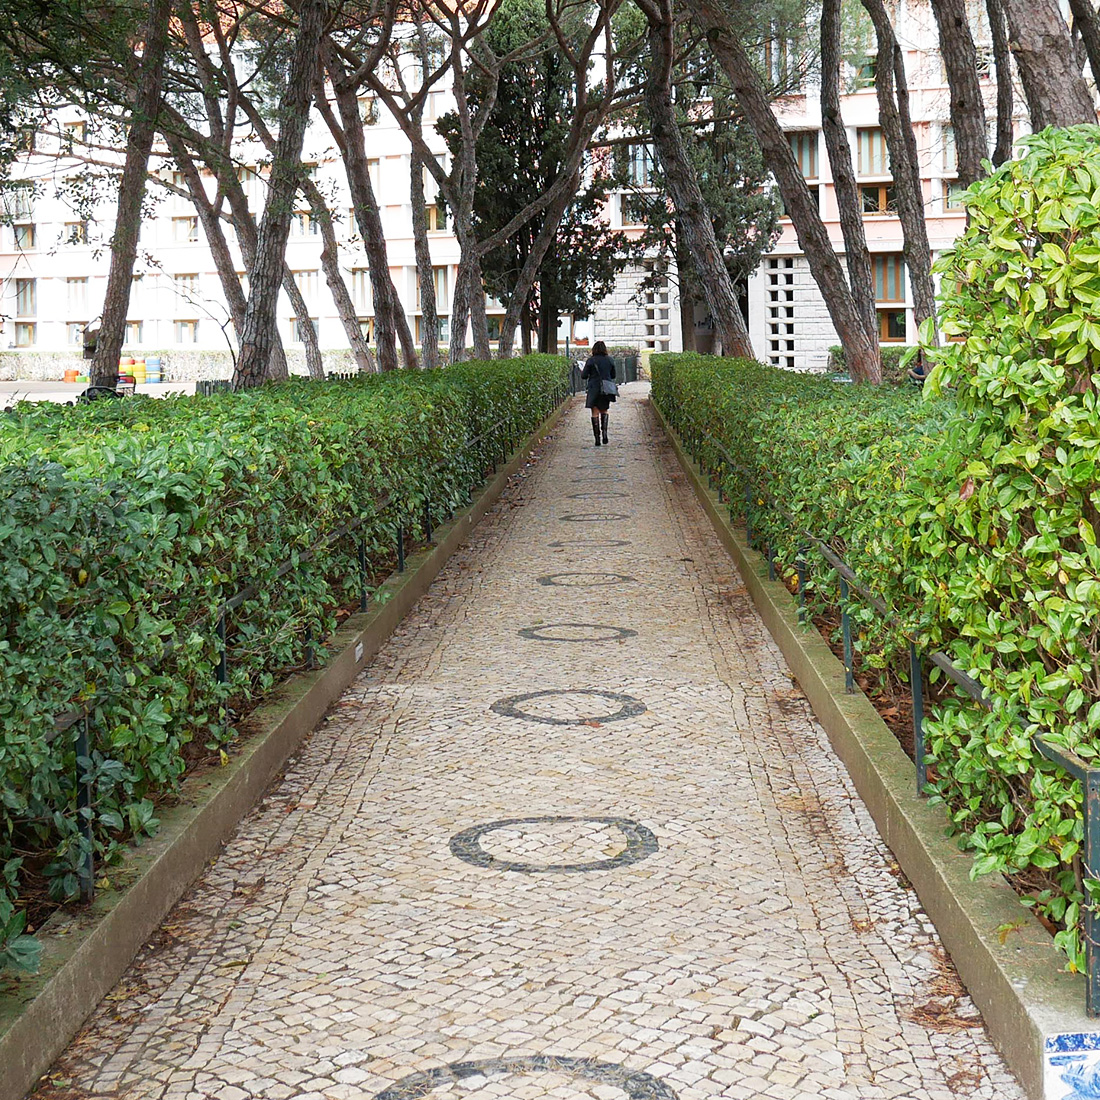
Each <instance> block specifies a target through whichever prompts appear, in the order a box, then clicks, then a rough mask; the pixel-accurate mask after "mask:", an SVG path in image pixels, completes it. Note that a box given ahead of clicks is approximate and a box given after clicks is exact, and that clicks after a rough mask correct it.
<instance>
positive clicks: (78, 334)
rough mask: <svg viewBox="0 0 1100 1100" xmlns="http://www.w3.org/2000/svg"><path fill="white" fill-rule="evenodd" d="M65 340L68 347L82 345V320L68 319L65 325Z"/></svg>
mask: <svg viewBox="0 0 1100 1100" xmlns="http://www.w3.org/2000/svg"><path fill="white" fill-rule="evenodd" d="M65 342H66V343H67V344H69V346H70V347H83V346H84V322H83V321H70V322H69V323H68V324H67V325H66V326H65Z"/></svg>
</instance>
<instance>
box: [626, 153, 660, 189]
mask: <svg viewBox="0 0 1100 1100" xmlns="http://www.w3.org/2000/svg"><path fill="white" fill-rule="evenodd" d="M626 154H627V160H626V178H627V180H628V181H629V182H630V183H631V184H632V185H633V186H634V187H649V186H650V184H651V183H652V181H653V179H654V177H655V175H656V171H657V161H656V157H655V154H654V152H653V146H652V145H628V146H627V148H626Z"/></svg>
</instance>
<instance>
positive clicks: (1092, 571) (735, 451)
mask: <svg viewBox="0 0 1100 1100" xmlns="http://www.w3.org/2000/svg"><path fill="white" fill-rule="evenodd" d="M1035 370H1036V371H1038V370H1039V368H1038V367H1037V368H1035ZM652 373H653V398H654V400H655V401H656V403H657V404H658V405H659V407H660V408H661V411H662V412H663V413H664V415H665V416H666V418H667V419H668V420H669V422H670V423H671V424H672V426H673V427H674V428H675V429H676V430H677V431H678V432H679V433H680V435H681V436H682V437H683V438H684V439H685V441H687V442H688V444H689V446H690V447H692V449H693V450H694V451H695V453H696V455H697V456H700V457H701V458H702V459H703V461H704V464H705V465H706V466H707V467H708V468H710V469H712V470H716V471H718V476H719V477H720V478H721V479H722V481H723V484H724V488H725V491H726V493H727V494H728V497H729V500H730V501H732V502H733V505H732V506H733V507H734V509H735V510H736V511H738V512H739V513H740V514H741V515H742V516H744V515H745V514H746V511H747V512H748V514H749V516H750V518H751V522H752V525H753V528H754V530H755V531H757V532H759V533H760V537H761V538H762V539H764V540H766V541H767V543H768V544H769V545H770V546H771V547H772V548H773V550H774V552H775V554H776V559H777V566H778V568H780V570H782V571H784V572H786V574H787V575H788V576H789V575H790V574H791V573H792V572H793V569H794V565H795V562H796V559H797V557H798V554H799V551H800V549H801V547H802V546H803V544H804V543H805V538H804V536H803V532H804V531H809V532H811V533H813V534H815V535H817V536H818V537H819V538H821V539H823V540H824V541H826V542H827V543H828V544H829V545H830V546H831V547H832V548H833V549H834V550H835V551H836V552H837V553H838V554H840V555H841V556H842V557H843V558H844V559H845V560H846V561H848V563H849V564H850V565H851V566H852V568H853V569H854V570H855V572H856V574H857V575H858V576H859V577H860V579H861V581H862V582H863V583H864V585H865V586H866V587H867V588H869V589H870V590H871V591H873V592H875V593H876V594H877V595H879V596H880V597H881V598H882V599H883V600H884V601H885V602H886V603H887V605H888V606H890V607H891V608H892V609H893V610H894V612H895V614H896V617H897V623H896V624H889V623H884V622H882V621H881V620H880V619H878V617H877V616H874V615H873V613H871V612H870V611H869V610H867V609H866V608H863V607H862V606H861V605H859V604H858V602H857V603H855V604H854V605H853V608H852V610H853V613H854V615H855V617H856V621H857V623H858V637H857V639H856V644H857V646H858V647H860V649H861V650H862V656H863V660H864V663H865V664H871V665H875V666H879V667H889V668H890V669H891V671H892V674H893V675H895V676H897V677H898V678H899V679H902V680H904V679H906V678H907V667H906V664H907V663H906V661H905V660H904V659H903V657H904V654H905V649H906V648H907V645H908V639H909V638H913V639H914V640H915V641H916V642H917V644H918V646H919V647H920V648H921V649H922V650H924V651H928V650H931V649H942V650H943V651H944V652H946V653H947V654H948V655H949V656H950V657H951V658H952V659H953V660H954V661H955V663H956V664H958V665H959V666H960V667H962V668H963V669H965V670H967V671H968V672H969V673H970V674H971V675H972V676H974V677H975V678H976V679H978V680H979V681H980V682H981V683H982V685H983V686H984V688H985V689H986V692H987V694H988V695H989V697H990V698H991V699H992V700H993V710H992V711H991V712H989V711H986V710H984V709H983V708H981V707H979V706H977V705H976V704H974V703H973V702H972V701H970V700H969V699H967V698H965V697H958V696H957V695H956V693H955V692H954V691H953V690H946V691H945V693H944V697H943V699H942V701H941V702H940V703H939V704H938V705H937V706H936V707H935V708H934V709H933V710H932V712H931V713H930V715H929V717H928V718H927V720H926V736H927V739H928V748H929V760H928V763H929V766H930V784H929V793H930V794H932V795H933V797H934V798H935V799H936V800H938V801H942V802H943V803H944V804H945V806H946V808H947V811H948V813H949V815H950V821H951V827H952V829H953V830H954V832H955V833H956V834H957V836H958V837H959V842H960V845H961V846H962V847H963V848H964V849H968V850H970V851H971V852H973V854H974V873H975V874H983V873H989V872H993V871H1000V872H1003V873H1005V874H1007V875H1009V876H1011V877H1012V878H1013V881H1014V883H1015V885H1016V886H1017V888H1018V890H1019V892H1021V894H1023V895H1024V901H1025V904H1030V905H1033V906H1035V907H1036V908H1037V910H1038V911H1039V912H1040V913H1041V914H1042V916H1043V917H1044V918H1046V919H1047V920H1048V921H1050V922H1051V923H1052V924H1053V925H1054V926H1055V927H1056V937H1055V938H1056V942H1057V943H1058V945H1059V947H1060V948H1061V949H1062V950H1063V951H1064V952H1065V953H1066V955H1067V956H1068V958H1069V960H1070V967H1071V968H1072V969H1080V968H1083V965H1084V951H1083V946H1082V945H1083V940H1082V937H1081V929H1080V920H1081V908H1082V905H1083V904H1084V903H1085V897H1086V893H1088V894H1095V888H1094V887H1093V886H1092V884H1091V881H1090V880H1086V879H1084V876H1083V874H1082V865H1081V853H1080V847H1081V843H1082V824H1081V789H1080V785H1079V784H1078V783H1076V782H1075V781H1072V780H1071V779H1070V778H1069V776H1068V775H1067V774H1066V773H1065V772H1064V771H1063V770H1062V769H1060V768H1059V767H1057V766H1056V765H1054V764H1050V763H1048V762H1047V761H1045V760H1044V759H1043V758H1041V757H1040V756H1039V755H1038V753H1037V752H1036V750H1035V749H1034V747H1033V745H1032V742H1031V739H1030V737H1029V736H1028V733H1026V732H1025V731H1024V729H1022V728H1021V727H1020V725H1019V724H1018V723H1019V722H1020V721H1022V723H1023V725H1024V727H1026V729H1027V730H1028V731H1029V732H1039V733H1042V734H1043V735H1044V736H1045V737H1046V738H1047V739H1048V740H1050V741H1052V742H1054V743H1057V744H1059V745H1062V746H1064V747H1067V748H1069V749H1071V750H1073V751H1075V752H1077V753H1078V754H1079V755H1080V756H1081V757H1083V758H1085V759H1091V758H1093V757H1095V756H1096V752H1097V749H1096V746H1097V730H1098V728H1100V702H1098V701H1097V700H1098V698H1100V692H1098V690H1097V685H1096V669H1098V668H1100V581H1098V580H1097V564H1098V560H1097V559H1098V558H1100V555H1098V554H1097V553H1096V548H1095V545H1094V539H1093V538H1092V536H1091V529H1090V526H1086V525H1087V524H1088V523H1089V521H1088V520H1087V519H1085V518H1084V517H1085V516H1086V515H1088V514H1091V511H1092V509H1093V508H1094V505H1093V503H1092V501H1091V493H1092V490H1093V489H1095V487H1096V486H1097V484H1098V483H1100V482H1098V480H1097V478H1096V476H1095V472H1094V471H1093V470H1092V456H1093V455H1094V454H1095V453H1096V451H1095V450H1094V449H1092V444H1091V443H1088V442H1082V441H1086V440H1088V439H1095V438H1096V437H1097V435H1098V428H1100V423H1098V421H1097V418H1096V417H1095V415H1094V414H1093V413H1092V411H1091V410H1092V394H1091V392H1089V393H1086V394H1078V395H1073V394H1070V393H1067V392H1066V391H1065V390H1062V391H1061V392H1060V394H1059V408H1061V409H1062V410H1063V413H1062V415H1061V416H1057V415H1054V416H1052V415H1050V413H1048V414H1047V415H1046V416H1045V417H1031V418H1029V417H1028V416H1026V415H1023V414H1020V415H1016V416H1013V417H1010V418H1008V419H1002V420H1001V421H1000V422H999V426H995V425H994V423H993V420H992V418H988V417H986V418H983V417H980V416H979V415H977V413H976V410H975V400H974V396H973V392H972V391H971V390H969V389H968V388H967V387H966V386H965V384H963V385H960V389H959V392H958V394H957V396H956V397H955V398H954V399H952V400H947V399H942V398H937V397H934V396H932V395H928V398H927V399H926V400H923V401H922V400H921V398H920V396H919V395H918V394H917V393H916V392H914V391H910V390H906V389H894V388H892V387H883V388H880V389H872V388H869V387H860V386H847V385H841V384H837V383H835V382H831V381H828V380H826V379H822V378H817V377H813V376H807V375H798V374H793V373H789V372H784V371H779V370H776V369H773V368H770V367H765V366H762V365H760V364H758V363H753V362H747V361H738V360H719V359H713V358H707V357H702V356H692V355H682V356H676V355H663V356H655V357H654V359H653V363H652ZM989 384H990V383H989V380H988V379H980V380H979V381H978V382H975V383H974V386H975V387H978V388H980V387H984V386H987V385H989ZM1078 406H1079V409H1078V408H1077V407H1078ZM1075 410H1076V411H1075ZM708 437H709V439H708ZM711 440H714V441H717V442H718V443H720V444H721V445H722V447H724V448H725V450H726V451H727V452H728V454H729V456H730V458H732V460H733V462H732V463H731V462H730V461H728V460H727V458H726V457H725V455H724V454H723V453H722V452H721V451H720V450H719V448H718V447H717V446H716V445H715V444H714V442H711ZM1086 463H1087V464H1088V466H1089V469H1087V470H1086V469H1084V468H1083V464H1086ZM808 557H809V560H811V561H812V562H813V563H814V565H813V568H814V571H815V576H816V590H817V597H816V598H817V599H818V600H819V601H820V603H821V604H829V605H832V606H835V604H836V601H837V588H836V578H835V574H834V573H832V572H831V571H830V570H829V569H828V568H827V567H825V565H824V563H823V562H822V561H821V558H820V556H818V557H817V558H816V559H815V558H814V556H813V555H812V553H811V554H810V555H808ZM945 687H946V685H945Z"/></svg>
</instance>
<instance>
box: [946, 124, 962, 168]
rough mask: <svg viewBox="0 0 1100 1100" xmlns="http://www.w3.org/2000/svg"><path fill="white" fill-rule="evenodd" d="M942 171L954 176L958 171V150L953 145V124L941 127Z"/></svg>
mask: <svg viewBox="0 0 1100 1100" xmlns="http://www.w3.org/2000/svg"><path fill="white" fill-rule="evenodd" d="M943 171H944V175H947V176H954V175H956V174H957V173H958V171H959V150H958V148H957V147H956V145H955V127H954V126H945V127H944V128H943Z"/></svg>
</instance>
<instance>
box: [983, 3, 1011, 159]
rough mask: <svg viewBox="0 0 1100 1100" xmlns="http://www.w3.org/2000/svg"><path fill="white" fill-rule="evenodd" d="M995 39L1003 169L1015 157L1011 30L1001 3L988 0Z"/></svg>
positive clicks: (997, 154)
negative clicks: (1009, 30) (1013, 148)
mask: <svg viewBox="0 0 1100 1100" xmlns="http://www.w3.org/2000/svg"><path fill="white" fill-rule="evenodd" d="M985 10H986V13H987V14H988V16H989V30H990V36H991V37H992V39H993V64H994V67H995V68H996V70H997V140H996V142H995V143H994V146H993V157H992V160H993V167H994V168H999V167H1000V166H1001V165H1002V164H1004V162H1005V161H1006V160H1011V158H1012V113H1013V102H1012V101H1013V98H1014V93H1013V90H1012V55H1011V54H1010V53H1009V49H1008V31H1007V29H1006V28H1005V13H1004V10H1003V9H1002V7H1001V0H985Z"/></svg>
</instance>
